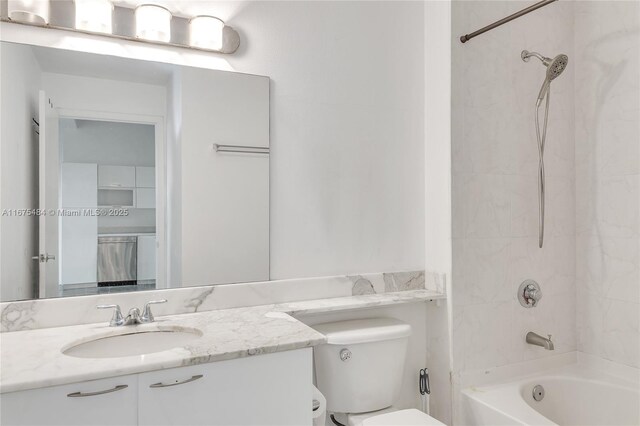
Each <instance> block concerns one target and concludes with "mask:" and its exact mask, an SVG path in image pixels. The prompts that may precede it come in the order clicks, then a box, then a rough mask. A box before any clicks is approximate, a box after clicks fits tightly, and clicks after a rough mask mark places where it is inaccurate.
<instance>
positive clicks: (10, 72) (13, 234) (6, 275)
mask: <svg viewBox="0 0 640 426" xmlns="http://www.w3.org/2000/svg"><path fill="white" fill-rule="evenodd" d="M0 56H1V60H0V67H1V71H0V74H1V78H0V80H2V86H1V89H0V108H1V113H0V131H1V133H0V161H1V172H0V173H1V175H0V186H1V187H2V191H1V192H0V210H3V209H36V208H38V191H37V187H38V135H37V134H36V133H35V131H34V128H33V125H32V122H31V118H32V117H33V118H36V119H37V117H38V90H39V88H40V78H41V73H40V68H39V66H38V63H37V62H36V60H35V57H34V56H33V54H32V53H31V52H30V51H29V50H25V49H20V47H19V46H18V45H15V44H10V43H2V44H1V45H0ZM37 227H38V219H37V217H36V216H30V217H24V216H23V217H16V216H13V217H11V216H2V219H1V222H0V234H1V235H2V241H1V242H0V247H1V248H0V300H16V299H30V298H33V297H34V296H35V293H34V291H35V288H36V282H37V273H38V263H37V262H35V261H33V260H31V256H36V255H37V254H38V229H37Z"/></svg>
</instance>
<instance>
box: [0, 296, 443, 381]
mask: <svg viewBox="0 0 640 426" xmlns="http://www.w3.org/2000/svg"><path fill="white" fill-rule="evenodd" d="M444 298H445V296H444V295H443V294H441V293H438V292H436V291H432V290H424V289H420V290H407V291H397V292H388V293H379V294H365V295H356V296H345V297H335V298H329V299H315V300H306V301H299V302H288V303H280V304H271V305H262V306H254V307H243V308H234V309H224V310H211V311H204V312H196V313H190V314H179V315H167V316H161V317H156V321H155V322H154V323H151V324H143V325H137V326H124V327H109V326H108V323H107V322H106V321H105V322H104V323H98V324H84V325H74V326H66V327H56V328H43V329H36V330H25V331H15V332H9V333H1V334H0V344H1V345H2V351H1V352H0V362H1V368H0V392H15V391H21V390H28V389H35V388H41V387H47V386H57V385H63V384H69V383H77V382H82V381H86V380H95V379H102V378H107V377H115V376H121V375H126V374H135V373H143V372H148V371H154V370H161V369H166V368H175V367H182V366H188V365H195V364H203V363H208V362H214V361H223V360H229V359H235V358H242V357H246V356H252V355H259V354H266V353H273V352H280V351H286V350H293V349H300V348H306V347H312V346H316V345H318V344H321V343H324V342H325V341H326V338H325V336H324V335H322V334H320V333H318V332H317V331H315V330H313V329H312V328H310V327H308V326H307V325H305V324H304V323H302V322H300V321H299V320H298V319H296V318H294V317H293V316H298V315H304V314H314V313H321V312H335V311H344V310H350V309H364V308H374V307H381V306H390V305H396V304H403V303H415V302H425V301H429V300H438V299H444ZM185 328H186V329H197V330H199V331H201V332H202V336H201V337H200V338H198V339H196V340H193V341H192V342H190V344H189V345H187V346H183V347H177V348H173V349H170V350H167V351H162V352H156V353H151V354H145V355H136V356H128V357H119V358H76V357H72V356H68V355H64V354H63V353H62V351H63V350H65V349H67V348H69V347H71V346H73V345H75V344H78V343H82V342H85V341H89V340H93V339H96V338H98V337H108V336H112V335H119V334H128V333H131V332H132V331H152V330H167V329H173V330H179V329H185Z"/></svg>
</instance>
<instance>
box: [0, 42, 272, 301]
mask: <svg viewBox="0 0 640 426" xmlns="http://www.w3.org/2000/svg"><path fill="white" fill-rule="evenodd" d="M0 65H1V74H0V80H1V96H0V98H1V105H0V131H1V140H0V159H1V167H0V172H1V175H0V204H1V205H0V210H1V211H2V217H1V223H0V236H1V247H0V301H3V302H4V301H11V300H23V299H34V298H49V297H62V296H79V295H90V294H100V293H112V292H123V291H138V290H147V289H163V288H175V287H184V286H194V285H211V284H224V283H237V282H249V281H264V280H268V279H269V79H268V78H267V77H262V76H255V75H246V74H239V73H233V72H225V71H215V70H208V69H201V68H192V67H184V66H177V65H171V64H165V63H154V62H148V61H140V60H133V59H125V58H119V57H112V56H106V55H97V54H90V53H83V52H75V51H68V50H62V49H55V48H48V47H39V46H30V45H24V44H16V43H7V42H1V43H0Z"/></svg>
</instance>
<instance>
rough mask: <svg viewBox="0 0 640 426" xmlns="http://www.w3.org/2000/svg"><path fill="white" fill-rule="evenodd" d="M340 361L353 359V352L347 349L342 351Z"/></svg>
mask: <svg viewBox="0 0 640 426" xmlns="http://www.w3.org/2000/svg"><path fill="white" fill-rule="evenodd" d="M340 359H341V360H343V361H349V360H350V359H351V351H350V350H349V349H347V348H344V349H343V350H341V351H340Z"/></svg>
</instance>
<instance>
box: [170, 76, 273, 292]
mask: <svg viewBox="0 0 640 426" xmlns="http://www.w3.org/2000/svg"><path fill="white" fill-rule="evenodd" d="M181 78H182V83H181V99H182V113H181V117H182V119H181V121H180V123H179V125H180V158H181V163H182V164H181V166H180V168H181V170H182V173H181V177H180V180H181V203H180V206H179V208H180V210H181V212H180V216H181V231H182V232H181V237H182V240H181V243H180V244H181V247H182V252H181V259H182V262H181V263H182V277H181V280H180V282H173V283H170V284H171V286H194V285H205V284H225V283H236V282H248V281H265V280H268V279H269V162H270V161H269V155H264V154H234V153H222V152H216V151H215V150H214V149H213V144H214V143H217V144H222V145H241V146H242V145H244V146H258V147H269V79H268V78H265V77H258V76H248V75H243V74H234V73H223V72H216V73H212V72H211V71H209V70H202V69H197V68H183V69H182V70H181Z"/></svg>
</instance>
